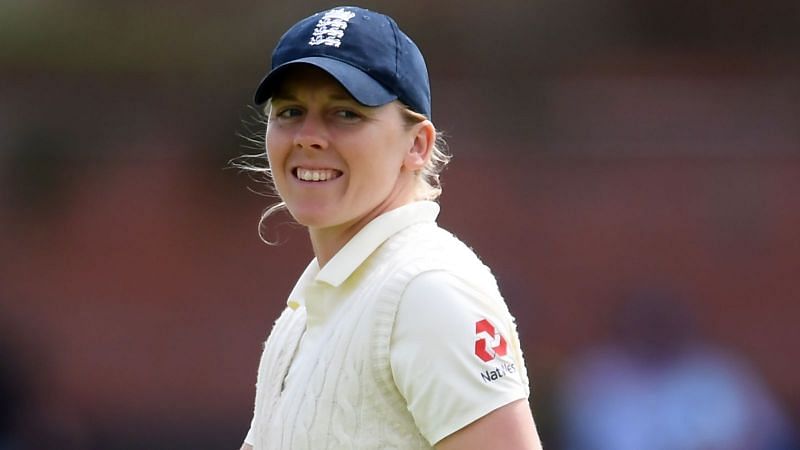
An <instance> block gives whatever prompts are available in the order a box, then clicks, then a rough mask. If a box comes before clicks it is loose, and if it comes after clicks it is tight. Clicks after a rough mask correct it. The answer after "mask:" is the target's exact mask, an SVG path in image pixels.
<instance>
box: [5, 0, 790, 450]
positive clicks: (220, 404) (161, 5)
mask: <svg viewBox="0 0 800 450" xmlns="http://www.w3.org/2000/svg"><path fill="white" fill-rule="evenodd" d="M360 4H361V5H362V6H365V7H368V8H371V9H377V10H380V11H382V12H386V13H388V14H390V15H392V16H393V17H394V18H395V19H396V20H397V21H398V23H399V24H400V25H401V27H402V28H403V29H404V30H405V31H406V32H408V33H409V34H410V35H411V36H412V37H413V38H414V39H415V40H416V41H417V43H418V44H419V46H420V47H421V48H422V50H423V52H424V54H425V55H426V58H427V60H428V64H429V70H430V73H431V79H432V90H433V98H434V100H433V116H434V121H435V123H436V125H437V127H438V128H440V129H443V130H444V131H445V132H446V133H447V134H448V136H449V142H450V147H451V150H452V152H453V154H454V155H455V158H454V160H453V162H452V163H451V165H450V166H449V167H448V168H447V169H446V171H445V173H444V176H443V181H444V196H443V197H442V199H441V203H442V207H443V212H442V214H441V216H440V223H441V224H442V225H443V226H445V227H446V228H448V229H450V230H452V231H453V232H455V233H456V234H457V235H459V236H460V237H461V238H462V239H463V240H464V241H466V242H467V243H468V244H469V245H471V246H472V247H473V248H474V249H475V250H476V251H477V253H478V254H479V255H481V257H482V258H483V259H484V260H485V262H486V263H487V264H488V265H490V266H491V267H492V268H493V269H494V271H495V273H496V275H497V277H498V279H499V282H500V286H501V289H502V290H503V292H504V294H505V296H506V298H507V301H508V303H509V305H510V307H511V309H512V311H513V312H514V313H515V315H516V316H517V318H518V323H519V328H520V330H521V337H522V341H523V346H524V348H525V351H526V357H527V362H528V365H529V372H530V374H531V379H532V382H533V393H532V397H531V402H532V405H533V408H534V412H535V415H536V418H537V421H538V423H539V427H540V431H541V434H542V437H543V440H544V443H545V448H548V449H574V450H591V449H614V450H650V449H661V450H673V449H674V450H693V449H698V450H700V449H702V450H712V449H713V450H751V449H756V450H758V449H770V450H777V449H789V448H797V444H796V440H795V439H794V438H795V431H796V428H797V424H798V420H799V419H800V389H798V379H800V360H798V356H797V345H798V343H799V342H800V339H799V338H800V336H798V326H797V320H798V318H799V317H800V287H799V283H798V275H799V274H800V201H798V199H800V60H798V50H800V3H798V2H796V1H781V0H762V1H759V2H753V1H742V0H730V1H728V2H701V1H691V0H689V1H670V0H665V1H659V2H641V1H631V0H596V1H587V0H566V1H565V0H559V1H556V0H539V1H533V2H531V1H522V0H509V1H502V2H483V1H459V2H451V1H439V2H430V3H426V2H418V3H415V2H408V1H389V0H386V1H363V2H361V3H360ZM332 5H334V3H331V2H327V1H306V2H289V1H254V0H230V1H226V2H219V1H210V0H192V1H188V0H172V1H169V2H163V1H154V0H141V1H138V2H122V1H108V0H103V1H100V0H73V1H70V2H62V1H57V0H26V1H20V0H2V1H0V449H3V450H6V449H31V448H59V449H68V450H69V449H100V448H102V449H112V450H116V449H142V448H159V449H160V448H163V449H221V448H222V449H226V448H227V449H233V448H238V447H239V445H240V444H241V440H242V439H243V437H244V435H245V433H246V431H247V428H248V426H249V421H250V417H251V413H252V402H253V397H254V383H255V376H256V366H257V364H258V358H259V356H260V350H261V345H262V342H263V340H264V339H265V337H266V335H267V333H268V331H269V329H270V327H271V325H272V322H273V321H274V319H275V318H276V317H277V314H278V312H279V311H280V309H281V308H282V307H283V305H284V304H285V303H284V302H285V296H286V295H287V294H288V292H289V290H290V289H291V287H292V285H293V284H294V281H295V279H296V277H297V276H298V275H299V273H300V272H301V271H302V269H303V268H304V267H305V265H306V264H307V262H308V260H309V259H310V258H311V250H310V247H309V245H308V244H307V242H306V241H307V238H306V236H305V234H304V232H303V230H302V229H300V228H299V227H297V226H293V225H291V224H288V220H287V219H285V218H281V219H279V220H273V221H272V222H270V224H269V231H268V235H269V236H270V237H273V238H278V239H279V240H280V241H281V242H282V243H281V245H279V246H275V247H270V246H267V245H265V244H263V243H261V242H260V240H259V238H258V234H257V222H258V218H259V215H260V212H261V211H262V210H263V209H264V208H265V207H266V206H268V205H270V204H271V203H272V202H273V200H274V199H272V198H270V197H265V196H259V195H256V194H255V193H253V192H252V191H261V192H265V191H267V189H266V187H264V186H262V185H259V184H258V183H257V182H255V181H253V180H251V179H250V177H249V176H247V175H245V174H241V173H238V172H237V170H234V169H230V168H228V161H229V160H230V159H231V158H233V157H235V156H237V155H240V154H242V153H255V151H254V150H252V149H250V148H248V147H249V146H250V147H251V144H249V143H248V142H247V139H246V137H253V136H257V135H258V134H259V133H262V132H263V130H262V127H261V126H260V125H258V123H257V121H255V120H254V116H255V114H254V111H253V109H252V108H251V106H250V99H251V95H252V92H253V90H254V88H255V86H256V84H257V82H258V81H259V80H260V78H261V76H262V75H263V74H264V72H265V70H266V68H267V66H268V64H269V54H270V52H271V50H272V47H273V45H274V44H275V42H276V41H277V39H278V38H279V36H280V35H281V34H282V32H283V31H284V30H285V29H286V28H288V27H289V26H290V25H291V24H293V23H294V22H295V21H296V20H299V19H300V18H302V17H305V16H307V15H308V14H310V13H312V12H315V11H317V10H320V9H324V8H327V7H329V6H332Z"/></svg>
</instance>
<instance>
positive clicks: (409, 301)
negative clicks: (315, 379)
mask: <svg viewBox="0 0 800 450" xmlns="http://www.w3.org/2000/svg"><path fill="white" fill-rule="evenodd" d="M438 213H439V205H438V204H436V203H434V202H429V201H420V202H414V203H411V204H408V205H404V206H402V207H399V208H397V209H394V210H392V211H389V212H387V213H384V214H382V215H381V216H379V217H377V218H375V219H374V220H373V221H372V222H370V223H369V224H367V225H366V226H365V227H364V228H363V229H361V230H360V231H359V232H358V233H357V234H356V235H355V236H354V237H353V238H352V239H351V240H350V241H349V242H348V243H347V244H346V245H345V246H344V247H342V249H341V250H339V252H337V253H336V255H334V257H333V258H332V259H331V260H330V261H329V262H328V263H327V264H326V265H325V266H324V267H323V268H321V269H320V267H319V264H318V263H317V260H316V259H314V260H312V261H311V263H310V264H309V265H308V266H307V267H306V269H305V271H304V272H303V274H302V275H301V276H300V278H299V280H298V281H297V283H296V284H295V287H294V289H293V290H292V292H291V294H290V295H289V298H288V300H287V306H288V307H289V308H292V309H297V308H302V307H304V308H305V310H306V331H305V333H304V335H303V338H302V340H301V342H300V345H299V346H298V349H297V352H296V354H295V356H294V359H293V360H292V363H291V366H290V368H289V371H288V374H287V376H286V378H285V379H284V386H285V387H288V386H290V385H291V383H292V382H293V373H294V372H295V371H296V370H299V369H298V368H300V367H305V366H307V365H310V364H314V362H315V360H316V359H317V358H318V351H319V350H318V349H319V348H320V346H321V345H322V344H323V342H321V339H322V336H324V335H325V330H326V329H327V327H331V326H336V320H335V317H336V315H337V313H338V312H339V311H341V309H342V306H343V305H344V304H345V303H346V302H347V301H348V297H349V294H350V292H352V288H353V286H357V285H358V284H359V281H360V280H359V277H360V276H361V273H360V272H359V271H358V269H359V268H360V267H361V266H362V264H363V263H364V262H365V260H366V259H367V258H368V257H369V256H370V255H371V254H372V253H373V252H374V251H375V250H376V249H377V248H378V247H379V246H380V245H381V244H383V243H384V242H386V241H387V240H388V239H389V238H390V237H391V236H393V235H394V234H396V233H398V232H399V231H401V230H403V229H405V228H407V227H409V226H411V225H414V224H418V223H434V222H435V220H436V217H437V215H438ZM478 279H483V277H480V276H476V277H474V280H478ZM474 280H465V279H463V277H459V276H455V275H454V274H451V273H449V272H447V271H445V270H437V271H430V272H426V273H423V274H421V275H419V276H417V277H416V278H414V279H413V280H412V281H411V282H410V283H409V285H408V286H407V288H406V290H405V291H404V293H403V295H402V297H401V302H400V306H399V309H398V311H397V316H396V320H395V325H394V329H393V331H392V340H391V350H390V352H391V354H390V360H391V366H392V374H393V376H394V379H395V384H396V385H397V388H398V390H399V391H400V393H401V394H402V395H403V397H404V398H405V399H406V403H407V408H408V410H409V411H410V412H411V414H412V416H413V417H414V421H415V423H416V424H417V426H418V428H419V429H420V432H421V433H422V435H423V436H425V438H426V439H427V440H428V441H429V442H431V444H433V443H435V442H438V441H439V440H441V439H442V438H444V437H446V436H448V435H449V434H451V433H453V432H455V431H457V430H458V429H460V428H462V427H464V426H466V425H468V424H469V423H471V422H473V421H475V420H477V419H478V418H480V417H482V416H484V415H486V414H488V413H489V412H491V411H493V410H494V409H497V408H499V407H501V406H503V405H505V404H508V403H510V402H512V401H514V400H518V399H522V398H526V397H527V394H528V388H527V386H526V385H525V384H524V383H523V377H521V376H520V374H519V370H520V367H519V366H518V364H521V361H515V360H514V358H513V357H512V352H511V351H508V352H506V348H508V349H509V350H510V348H511V346H512V343H511V342H509V337H510V336H511V334H512V333H515V332H516V331H515V330H514V329H513V318H511V316H510V315H509V314H508V311H507V309H506V307H505V304H504V302H503V301H502V298H499V296H498V295H496V294H493V292H494V291H493V288H494V286H484V285H482V284H480V283H477V284H476V283H475V282H474ZM492 281H493V280H492ZM495 291H496V288H495ZM514 336H516V335H514ZM514 342H516V341H514ZM482 358H483V359H482ZM287 389H288V388H287ZM252 428H253V426H252V425H251V432H250V433H248V438H247V439H246V440H245V442H247V443H252V436H251V434H252Z"/></svg>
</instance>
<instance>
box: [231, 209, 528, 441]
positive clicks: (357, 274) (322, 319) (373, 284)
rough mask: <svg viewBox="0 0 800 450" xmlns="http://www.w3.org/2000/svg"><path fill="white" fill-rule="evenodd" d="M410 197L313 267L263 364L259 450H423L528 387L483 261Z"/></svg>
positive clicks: (253, 437)
mask: <svg viewBox="0 0 800 450" xmlns="http://www.w3.org/2000/svg"><path fill="white" fill-rule="evenodd" d="M438 211H439V207H438V205H437V204H436V203H433V202H416V203H412V204H409V205H405V206H403V207H400V208H397V209H395V210H393V211H390V212H387V213H385V214H383V215H381V216H380V217H378V218H376V219H375V220H373V221H372V222H370V223H369V224H368V225H367V226H365V227H364V228H363V229H362V230H361V231H360V232H359V233H358V234H356V236H354V237H353V238H352V239H351V240H350V241H349V242H348V243H347V244H346V245H345V246H344V247H343V248H342V249H341V250H340V251H339V252H338V253H337V254H336V255H335V256H334V257H333V258H332V259H331V260H330V261H329V262H328V264H326V265H325V267H324V268H322V269H320V268H319V265H318V264H317V262H316V260H314V261H312V262H311V263H310V264H309V266H308V267H307V268H306V270H305V272H304V273H303V275H302V276H301V277H300V279H299V280H298V282H297V284H296V286H295V288H294V289H293V291H292V293H291V294H290V296H289V299H288V301H287V305H288V307H287V309H286V310H284V312H283V314H282V315H281V317H280V318H279V319H278V321H277V322H276V324H275V327H274V328H273V331H272V333H271V334H270V337H269V339H268V340H267V343H266V345H265V349H264V354H263V355H262V360H261V364H260V367H259V379H258V383H257V388H256V407H255V412H254V417H253V422H252V424H251V429H250V431H249V432H248V435H247V438H246V439H245V442H246V443H248V444H251V445H254V446H255V448H256V449H257V450H261V449H267V448H270V449H271V448H275V449H284V448H286V449H288V448H292V449H301V448H302V449H306V448H309V449H310V448H313V449H315V450H316V449H322V448H354V449H361V448H363V449H372V448H376V449H377V448H395V447H396V448H403V449H406V448H409V449H413V448H425V449H428V448H431V445H433V444H435V443H436V442H438V441H439V440H441V439H442V438H444V437H446V436H447V435H449V434H451V433H453V432H455V431H457V430H458V429H460V428H462V427H464V426H466V425H468V424H469V423H471V422H473V421H474V420H476V419H478V418H480V417H482V416H484V415H486V414H488V413H489V412H491V411H493V410H494V409H497V408H499V407H501V406H503V405H505V404H508V403H510V402H512V401H515V400H518V399H524V398H526V397H527V396H528V394H529V389H528V379H527V374H526V370H525V365H524V361H523V359H522V353H521V350H520V347H519V340H518V337H517V334H516V329H515V325H514V322H513V318H512V317H511V315H510V314H509V312H508V310H507V308H506V305H505V303H504V302H503V299H502V297H501V296H500V294H499V291H498V289H497V284H496V282H495V279H494V277H493V276H492V274H491V272H490V271H489V269H488V268H487V267H486V266H485V265H483V264H482V263H481V262H480V260H479V259H478V258H477V257H476V256H475V254H474V253H473V252H472V251H471V250H470V249H469V248H468V247H466V246H465V245H464V244H463V243H461V242H460V241H459V240H458V239H456V238H455V237H453V236H452V235H451V234H449V233H447V232H446V231H444V230H442V229H441V228H439V227H438V226H437V225H436V224H435V218H436V216H437V214H438Z"/></svg>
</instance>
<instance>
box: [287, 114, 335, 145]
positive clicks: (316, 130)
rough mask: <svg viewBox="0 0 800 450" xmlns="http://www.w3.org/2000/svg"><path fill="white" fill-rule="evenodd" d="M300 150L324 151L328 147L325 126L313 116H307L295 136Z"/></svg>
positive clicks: (295, 141) (295, 142)
mask: <svg viewBox="0 0 800 450" xmlns="http://www.w3.org/2000/svg"><path fill="white" fill-rule="evenodd" d="M294 145H295V147H298V148H304V149H313V150H324V149H325V148H327V146H328V139H327V134H326V131H325V124H324V123H323V121H322V120H321V119H319V118H317V117H315V115H313V114H307V115H306V116H305V117H304V118H303V121H302V123H301V124H300V126H299V127H297V130H296V133H295V135H294Z"/></svg>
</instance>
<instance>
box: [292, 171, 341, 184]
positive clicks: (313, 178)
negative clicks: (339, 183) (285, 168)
mask: <svg viewBox="0 0 800 450" xmlns="http://www.w3.org/2000/svg"><path fill="white" fill-rule="evenodd" d="M294 175H295V177H297V178H298V179H299V180H302V181H310V182H322V181H331V180H335V179H337V178H339V177H340V176H342V171H341V170H336V169H308V168H305V167H298V168H296V169H294Z"/></svg>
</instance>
